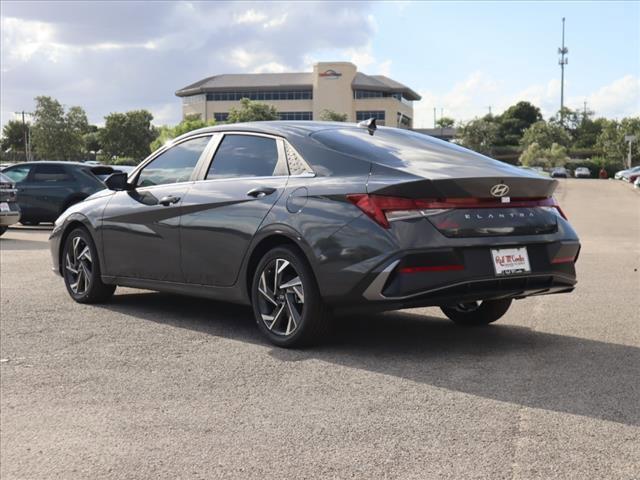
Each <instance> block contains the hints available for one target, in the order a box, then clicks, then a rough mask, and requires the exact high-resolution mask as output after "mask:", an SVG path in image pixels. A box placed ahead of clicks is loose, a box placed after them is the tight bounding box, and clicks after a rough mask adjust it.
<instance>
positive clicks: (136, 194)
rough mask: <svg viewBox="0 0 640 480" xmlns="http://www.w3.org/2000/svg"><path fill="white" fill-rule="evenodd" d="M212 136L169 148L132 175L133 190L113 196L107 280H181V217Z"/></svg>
mask: <svg viewBox="0 0 640 480" xmlns="http://www.w3.org/2000/svg"><path fill="white" fill-rule="evenodd" d="M211 137H212V135H211V134H207V135H200V136H196V137H190V138H188V139H186V140H184V141H182V142H180V143H177V144H175V145H173V146H171V147H170V148H168V149H167V150H165V151H163V152H161V153H160V154H158V155H156V156H155V157H154V158H153V159H152V160H151V161H149V162H147V163H146V164H145V165H144V167H143V168H142V169H141V170H139V171H138V172H136V173H135V174H134V175H133V177H132V179H131V182H132V183H133V185H134V188H133V189H131V190H127V191H121V192H116V193H115V194H114V195H113V196H112V198H111V200H110V201H109V203H108V205H107V207H106V208H105V210H104V213H103V223H102V240H103V241H102V244H103V252H104V258H105V267H104V271H105V272H104V274H105V275H110V276H118V277H128V278H137V279H146V280H156V281H168V282H182V281H183V276H182V272H181V267H180V234H179V226H180V215H181V213H182V205H183V202H184V198H185V196H186V194H187V191H188V190H189V188H190V187H191V185H192V178H193V174H194V171H195V167H196V165H197V164H198V161H199V160H200V157H201V156H202V155H203V153H204V152H205V151H206V149H207V146H208V144H209V142H210V140H211Z"/></svg>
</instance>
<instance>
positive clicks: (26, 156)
mask: <svg viewBox="0 0 640 480" xmlns="http://www.w3.org/2000/svg"><path fill="white" fill-rule="evenodd" d="M16 115H22V134H23V138H24V159H25V161H27V162H28V161H29V160H30V158H29V157H30V155H29V150H30V149H29V128H28V127H27V122H26V121H25V119H24V116H25V115H30V114H29V112H25V111H24V110H23V111H21V112H16Z"/></svg>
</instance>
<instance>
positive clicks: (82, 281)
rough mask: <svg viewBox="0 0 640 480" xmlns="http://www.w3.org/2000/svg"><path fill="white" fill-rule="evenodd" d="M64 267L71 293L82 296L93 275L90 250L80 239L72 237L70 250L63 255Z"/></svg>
mask: <svg viewBox="0 0 640 480" xmlns="http://www.w3.org/2000/svg"><path fill="white" fill-rule="evenodd" d="M64 267H65V270H66V271H67V278H68V282H69V288H70V289H71V291H72V292H73V293H74V294H75V295H84V294H85V293H86V292H87V290H88V289H89V285H90V282H91V278H92V275H93V259H92V257H91V249H90V248H89V245H88V244H87V242H86V241H85V240H84V239H83V238H82V237H80V236H77V237H73V239H72V240H71V248H70V249H67V252H66V254H65V260H64Z"/></svg>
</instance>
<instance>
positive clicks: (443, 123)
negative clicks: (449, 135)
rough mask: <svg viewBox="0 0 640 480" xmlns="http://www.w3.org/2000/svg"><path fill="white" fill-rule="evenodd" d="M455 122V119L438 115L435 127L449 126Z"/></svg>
mask: <svg viewBox="0 0 640 480" xmlns="http://www.w3.org/2000/svg"><path fill="white" fill-rule="evenodd" d="M455 123H456V121H455V120H454V119H453V118H451V117H440V118H439V119H438V121H437V122H436V127H438V128H451V127H453V125H454V124H455Z"/></svg>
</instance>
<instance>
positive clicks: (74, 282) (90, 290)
mask: <svg viewBox="0 0 640 480" xmlns="http://www.w3.org/2000/svg"><path fill="white" fill-rule="evenodd" d="M61 268H62V276H63V277H64V284H65V286H66V287H67V291H68V292H69V295H71V298H73V299H74V300H75V301H76V302H78V303H101V302H104V301H106V300H108V299H109V298H111V296H112V295H113V292H115V290H116V286H115V285H106V284H104V283H102V279H101V277H100V261H99V258H98V253H97V251H96V247H95V244H94V243H93V239H92V238H91V235H89V232H87V231H86V230H85V229H84V228H76V229H75V230H73V231H72V232H71V233H70V234H69V235H68V236H67V238H66V240H65V243H64V248H63V251H62V259H61Z"/></svg>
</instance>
